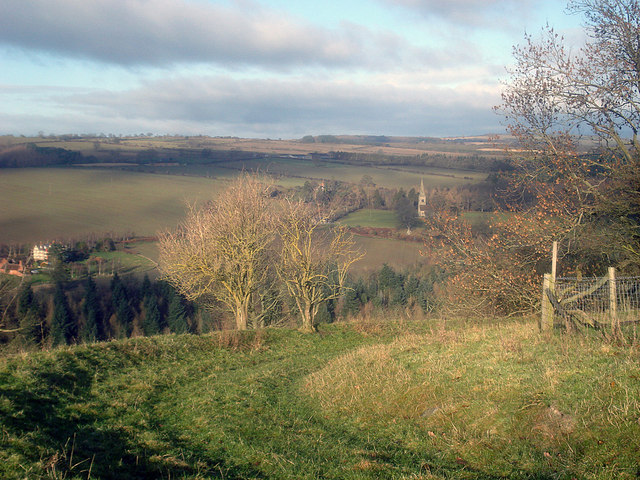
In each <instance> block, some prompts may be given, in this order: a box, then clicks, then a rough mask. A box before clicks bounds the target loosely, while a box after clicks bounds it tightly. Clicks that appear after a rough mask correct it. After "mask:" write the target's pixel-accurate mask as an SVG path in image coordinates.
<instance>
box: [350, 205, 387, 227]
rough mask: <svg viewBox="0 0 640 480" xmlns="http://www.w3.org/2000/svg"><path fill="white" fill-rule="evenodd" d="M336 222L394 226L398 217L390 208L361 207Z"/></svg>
mask: <svg viewBox="0 0 640 480" xmlns="http://www.w3.org/2000/svg"><path fill="white" fill-rule="evenodd" d="M338 223H340V224H341V225H347V226H349V227H374V228H395V227H397V224H398V218H397V216H396V214H395V212H393V211H391V210H374V209H372V208H363V209H361V210H357V211H355V212H353V213H350V214H349V215H347V216H345V217H343V218H341V219H340V220H339V221H338Z"/></svg>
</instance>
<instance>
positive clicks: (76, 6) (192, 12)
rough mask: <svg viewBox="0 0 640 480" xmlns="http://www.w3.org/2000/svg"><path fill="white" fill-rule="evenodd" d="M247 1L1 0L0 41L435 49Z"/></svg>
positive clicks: (233, 49)
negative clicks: (229, 3)
mask: <svg viewBox="0 0 640 480" xmlns="http://www.w3.org/2000/svg"><path fill="white" fill-rule="evenodd" d="M243 6H244V8H243ZM250 7H251V8H248V7H247V5H246V4H242V3H240V4H233V5H232V6H222V5H217V4H211V3H208V2H203V1H197V0H191V1H188V0H3V1H2V2H0V44H5V45H10V46H13V47H17V48H22V49H27V50H35V51H47V52H55V53H58V54H62V55H67V56H72V57H81V58H89V59H92V60H97V61H102V62H109V63H115V64H121V65H170V64H175V63H189V62H201V63H215V64H222V65H260V66H268V67H277V68H281V67H285V68H287V67H292V66H300V65H308V66H318V65H319V66H328V67H336V66H337V67H353V66H362V65H364V66H367V67H371V66H373V65H379V66H380V68H384V67H388V66H390V65H394V64H398V63H399V62H401V61H403V60H405V57H406V56H407V55H411V56H412V58H409V59H408V60H407V61H413V60H414V58H413V57H415V56H416V55H417V56H426V57H429V58H431V57H435V56H436V54H435V52H433V51H429V50H427V49H423V48H419V47H415V46H412V45H410V44H408V43H407V42H406V41H405V40H404V39H403V38H402V37H401V36H399V35H395V34H394V33H392V32H390V31H388V32H381V33H379V32H375V31H371V30H369V29H367V28H365V27H361V26H358V25H354V24H343V25H342V26H341V27H340V28H338V29H330V28H324V27H320V26H316V25H313V24H310V23H308V22H305V21H303V20H300V19H297V18H294V17H292V16H290V15H288V14H286V13H285V12H279V11H274V10H269V9H265V8H260V7H258V6H256V5H254V4H251V5H250Z"/></svg>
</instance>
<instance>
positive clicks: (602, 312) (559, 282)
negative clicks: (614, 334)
mask: <svg viewBox="0 0 640 480" xmlns="http://www.w3.org/2000/svg"><path fill="white" fill-rule="evenodd" d="M544 293H545V296H546V297H547V298H543V302H544V301H545V300H547V299H548V300H549V302H550V304H551V306H552V309H550V310H552V312H553V323H554V325H556V326H557V325H559V324H562V323H565V324H566V322H567V321H568V320H570V321H571V322H573V323H580V324H583V325H589V326H592V327H595V328H600V329H612V330H613V331H615V330H616V329H619V328H620V327H621V326H623V325H628V324H635V323H638V322H640V277H616V276H615V273H614V272H613V269H610V271H609V275H607V276H604V277H600V278H577V277H569V278H557V279H555V280H554V281H553V282H552V283H551V284H549V285H548V286H547V287H545V292H544Z"/></svg>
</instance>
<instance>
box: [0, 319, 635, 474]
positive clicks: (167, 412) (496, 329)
mask: <svg viewBox="0 0 640 480" xmlns="http://www.w3.org/2000/svg"><path fill="white" fill-rule="evenodd" d="M639 360H640V357H639V353H638V349H637V348H636V347H628V346H613V345H608V344H603V343H602V342H601V341H600V340H596V339H592V338H590V337H566V336H543V335H540V334H539V333H538V332H537V329H536V326H535V320H532V321H530V322H527V321H514V320H510V321H503V322H495V323H493V324H488V323H474V322H457V323H456V322H453V321H445V320H442V319H441V320H427V321H423V322H420V323H395V322H386V323H365V324H342V325H331V326H323V327H322V328H321V331H320V333H319V334H317V335H306V334H302V333H299V332H297V331H292V330H265V331H258V332H247V333H244V334H239V333H234V332H228V331H225V332H218V333H216V334H213V335H207V336H201V337H194V336H164V337H154V338H139V339H130V340H126V341H117V342H112V343H107V344H96V345H90V346H80V347H73V348H68V349H62V350H56V351H52V352H43V353H35V354H29V355H23V356H17V357H12V358H8V359H3V360H0V431H1V432H2V434H1V435H0V477H2V478H6V479H22V478H78V479H80V478H94V479H106V478H114V479H115V478H117V479H135V478H184V479H209V478H219V479H221V478H225V479H253V478H256V479H257V478H279V479H316V478H326V479H377V478H398V479H431V480H434V479H445V478H446V479H498V478H513V479H522V478H526V479H572V478H580V479H632V478H637V474H638V464H639V461H640V450H639V446H638V438H640V424H639V422H638V419H639V418H640V404H639V402H640V401H639V398H640V374H639V366H640V365H639Z"/></svg>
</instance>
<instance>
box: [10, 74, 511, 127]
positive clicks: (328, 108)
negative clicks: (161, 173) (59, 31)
mask: <svg viewBox="0 0 640 480" xmlns="http://www.w3.org/2000/svg"><path fill="white" fill-rule="evenodd" d="M497 100H498V94H497V91H496V89H492V88H489V87H481V88H476V87H474V86H473V85H472V84H463V85H459V86H457V87H455V88H450V87H446V86H428V85H421V84H418V83H414V84H411V82H409V81H408V79H398V78H396V82H395V84H394V83H391V82H383V81H382V78H379V79H378V81H376V82H375V83H367V82H365V83H360V82H355V81H334V80H327V79H317V80H309V79H305V78H292V79H286V80H283V79H278V78H268V79H264V80H238V79H233V78H229V77H222V76H219V77H198V78H186V77H181V78H173V79H165V80H160V81H153V82H149V83H147V84H145V85H143V86H141V87H140V88H137V89H132V90H128V91H107V90H102V91H96V92H92V93H86V92H78V93H77V94H72V95H70V94H69V93H68V92H66V91H64V92H60V95H59V96H57V97H56V98H53V97H51V96H50V95H49V96H48V98H47V99H43V101H45V102H47V103H49V104H50V105H52V107H51V108H56V109H57V110H58V112H59V115H58V119H57V120H54V117H53V116H49V117H42V118H41V119H40V120H39V121H37V119H34V118H33V117H29V118H28V119H26V118H18V117H20V116H19V115H15V116H14V117H12V119H9V118H8V117H5V121H7V122H11V121H13V122H18V123H22V121H25V123H26V120H28V121H29V122H30V124H32V125H37V127H34V128H35V130H36V131H37V130H43V131H45V132H51V133H69V132H108V133H109V132H116V133H134V132H139V131H145V132H146V131H153V132H161V133H183V134H187V133H189V134H196V133H204V134H209V135H238V136H253V137H271V138H274V137H298V136H302V135H305V134H317V133H367V134H387V135H394V134H395V135H453V134H459V133H461V132H464V133H486V132H492V131H496V129H498V128H499V119H498V118H497V117H496V116H495V115H494V114H493V113H492V112H491V106H492V105H493V104H495V103H496V102H497ZM69 119H75V120H73V121H70V120H69ZM74 122H75V123H74ZM2 129H3V125H1V123H0V130H2ZM5 131H7V130H5ZM30 131H31V130H30Z"/></svg>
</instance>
